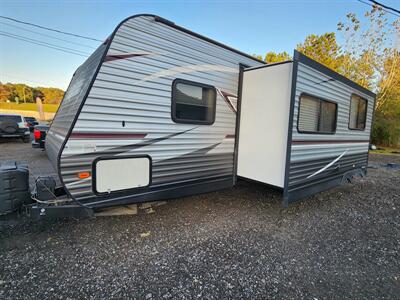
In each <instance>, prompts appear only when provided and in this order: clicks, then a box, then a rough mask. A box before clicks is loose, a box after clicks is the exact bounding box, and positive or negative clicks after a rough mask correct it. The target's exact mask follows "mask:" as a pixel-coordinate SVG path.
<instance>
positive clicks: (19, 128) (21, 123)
mask: <svg viewBox="0 0 400 300" xmlns="http://www.w3.org/2000/svg"><path fill="white" fill-rule="evenodd" d="M11 137H16V138H21V139H22V141H23V142H24V143H29V141H30V132H29V126H28V123H27V122H26V120H25V118H24V117H23V116H21V115H14V114H0V138H11Z"/></svg>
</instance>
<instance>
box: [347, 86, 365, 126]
mask: <svg viewBox="0 0 400 300" xmlns="http://www.w3.org/2000/svg"><path fill="white" fill-rule="evenodd" d="M353 96H357V97H359V98H360V99H362V100H364V101H365V108H366V109H365V116H364V117H365V122H364V128H362V129H361V128H352V127H350V118H351V99H352V98H353ZM367 115H368V100H367V99H366V98H364V97H361V96H360V95H358V94H356V93H352V94H351V95H350V104H349V122H348V124H347V127H348V129H349V130H356V131H365V128H367ZM357 118H358V115H357Z"/></svg>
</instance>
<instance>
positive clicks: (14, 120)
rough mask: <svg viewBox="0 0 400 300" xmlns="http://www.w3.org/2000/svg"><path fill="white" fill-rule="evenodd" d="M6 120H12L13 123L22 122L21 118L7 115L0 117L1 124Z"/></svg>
mask: <svg viewBox="0 0 400 300" xmlns="http://www.w3.org/2000/svg"><path fill="white" fill-rule="evenodd" d="M5 120H11V121H13V122H17V123H20V122H22V119H21V117H20V116H7V115H0V122H3V121H5Z"/></svg>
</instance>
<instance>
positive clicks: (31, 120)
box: [25, 117, 39, 131]
mask: <svg viewBox="0 0 400 300" xmlns="http://www.w3.org/2000/svg"><path fill="white" fill-rule="evenodd" d="M25 121H26V122H27V123H28V126H29V130H30V131H33V128H34V127H35V125H38V124H39V123H38V121H37V120H36V119H35V118H34V117H25Z"/></svg>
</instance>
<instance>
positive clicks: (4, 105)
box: [0, 102, 58, 112]
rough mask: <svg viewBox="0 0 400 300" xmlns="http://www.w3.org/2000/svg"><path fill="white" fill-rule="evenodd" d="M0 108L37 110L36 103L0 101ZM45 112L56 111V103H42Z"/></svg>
mask: <svg viewBox="0 0 400 300" xmlns="http://www.w3.org/2000/svg"><path fill="white" fill-rule="evenodd" d="M0 109H12V110H32V111H38V110H37V105H36V103H20V104H17V103H11V102H10V103H4V102H3V103H0ZM43 109H44V111H45V112H56V111H57V109H58V104H43Z"/></svg>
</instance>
